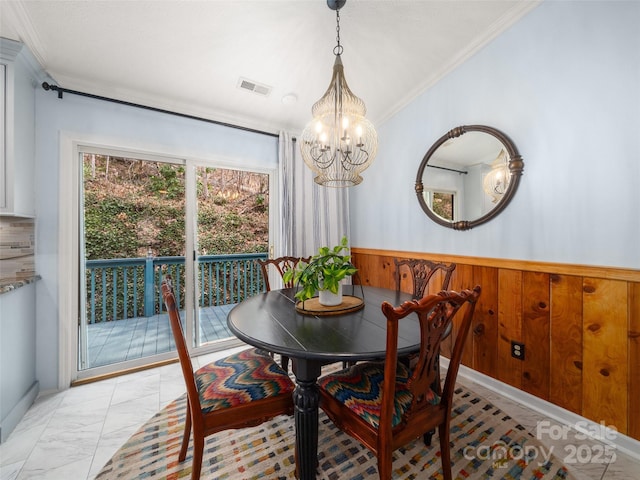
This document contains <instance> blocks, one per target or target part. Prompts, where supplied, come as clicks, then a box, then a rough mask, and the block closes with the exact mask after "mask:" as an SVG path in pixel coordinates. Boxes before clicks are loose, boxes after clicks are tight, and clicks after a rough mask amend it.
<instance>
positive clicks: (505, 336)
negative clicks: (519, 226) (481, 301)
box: [496, 268, 526, 389]
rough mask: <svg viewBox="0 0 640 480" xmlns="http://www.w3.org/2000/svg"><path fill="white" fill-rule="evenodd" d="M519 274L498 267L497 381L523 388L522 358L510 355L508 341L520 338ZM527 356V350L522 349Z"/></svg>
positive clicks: (520, 287) (520, 302)
mask: <svg viewBox="0 0 640 480" xmlns="http://www.w3.org/2000/svg"><path fill="white" fill-rule="evenodd" d="M522 273H523V272H521V271H520V270H507V269H504V268H501V269H499V270H498V290H499V291H500V296H499V297H498V371H497V372H496V373H497V378H498V380H500V381H502V382H504V383H508V384H509V385H511V386H512V387H516V388H520V389H522V360H519V359H516V358H514V357H512V356H511V342H512V341H515V342H520V343H522V342H523V338H522ZM525 355H526V351H525Z"/></svg>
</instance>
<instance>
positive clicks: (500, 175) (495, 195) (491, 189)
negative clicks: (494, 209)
mask: <svg viewBox="0 0 640 480" xmlns="http://www.w3.org/2000/svg"><path fill="white" fill-rule="evenodd" d="M509 177H510V172H509V158H508V155H507V152H506V151H505V150H504V148H503V149H502V150H501V151H500V153H499V154H498V156H497V157H496V159H495V160H494V161H493V162H492V163H491V171H490V172H489V173H487V174H486V175H485V177H484V181H483V182H482V186H483V189H484V191H485V193H486V194H487V195H489V196H490V197H491V201H492V202H493V203H498V202H499V201H500V199H502V196H503V195H504V192H506V191H507V187H508V186H509Z"/></svg>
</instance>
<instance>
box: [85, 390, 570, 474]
mask: <svg viewBox="0 0 640 480" xmlns="http://www.w3.org/2000/svg"><path fill="white" fill-rule="evenodd" d="M185 408H186V397H185V396H183V397H180V398H179V399H177V400H175V401H174V402H172V403H171V404H170V405H168V406H167V407H166V408H164V409H163V410H162V411H160V412H159V413H158V414H156V415H155V416H154V417H153V418H152V419H151V420H149V421H148V422H147V423H146V424H145V425H144V426H143V427H142V428H141V429H140V430H139V431H138V432H137V433H135V434H134V435H133V436H132V437H131V438H130V439H129V440H128V441H127V443H126V444H125V445H124V446H122V447H121V448H120V450H118V452H116V454H115V455H114V456H113V458H112V459H111V460H110V461H109V462H108V463H107V464H106V465H105V466H104V467H103V469H102V471H101V472H100V473H99V474H98V476H97V477H96V480H115V479H119V480H125V479H126V480H131V479H142V478H144V479H160V478H162V479H181V478H187V479H188V478H190V475H191V455H192V453H191V448H189V452H188V453H187V458H186V460H185V461H184V463H179V462H178V452H179V451H180V443H181V441H182V430H183V428H184V420H185ZM451 442H452V449H451V452H452V453H451V460H452V464H453V478H454V479H458V480H485V479H504V480H511V479H523V480H524V479H526V480H534V479H535V480H540V479H544V480H559V479H573V478H574V477H572V476H571V474H570V473H569V472H568V471H567V469H566V467H564V466H563V465H562V464H561V463H560V462H559V460H558V459H557V458H556V457H555V456H553V455H550V452H549V449H548V447H544V446H543V445H542V444H541V443H540V442H539V441H538V440H536V438H535V437H534V435H532V434H531V433H529V432H527V431H526V430H525V428H524V427H522V426H521V425H519V424H518V423H517V422H516V421H514V420H513V419H512V418H511V417H509V415H507V414H506V413H504V412H503V411H501V410H500V409H498V408H497V407H495V406H494V405H492V404H491V403H489V402H488V401H487V400H485V399H483V398H482V397H480V396H478V395H476V394H474V393H472V392H469V391H467V390H466V389H463V388H459V389H458V390H457V391H456V394H455V400H454V411H453V418H452V421H451ZM294 445H295V432H294V421H293V417H287V416H280V417H276V418H275V419H273V420H272V421H270V422H266V423H264V424H262V425H261V426H258V427H253V428H246V429H242V430H229V431H225V432H221V433H219V434H217V435H213V436H211V437H209V438H208V439H206V444H205V447H204V459H203V462H202V475H201V478H202V479H207V480H214V479H215V480H224V479H229V480H238V479H243V480H247V479H294V478H295V475H294V469H295V465H294ZM393 457H394V460H393V468H394V471H393V478H394V479H396V478H398V479H400V478H402V479H416V480H426V479H433V480H440V479H442V478H443V477H442V470H441V462H440V448H439V440H438V434H437V433H436V434H435V435H434V437H433V441H432V444H431V447H427V446H425V445H424V442H423V441H422V440H416V441H415V442H413V443H410V444H408V445H407V446H406V447H404V448H401V449H399V450H396V451H395V452H394V454H393ZM318 460H319V467H318V476H317V478H319V479H326V480H337V479H340V480H342V479H345V480H346V479H352V480H365V479H371V480H373V479H378V470H377V463H376V459H375V457H374V456H373V455H372V454H371V453H370V452H369V451H368V450H367V449H366V448H364V447H363V446H362V445H360V443H358V442H357V441H355V440H353V439H352V438H351V437H349V436H348V435H346V434H344V433H342V432H341V431H340V430H338V429H337V428H335V426H334V425H333V423H331V422H330V421H329V420H328V419H327V417H326V416H325V415H324V413H323V412H322V411H321V412H320V425H319V440H318Z"/></svg>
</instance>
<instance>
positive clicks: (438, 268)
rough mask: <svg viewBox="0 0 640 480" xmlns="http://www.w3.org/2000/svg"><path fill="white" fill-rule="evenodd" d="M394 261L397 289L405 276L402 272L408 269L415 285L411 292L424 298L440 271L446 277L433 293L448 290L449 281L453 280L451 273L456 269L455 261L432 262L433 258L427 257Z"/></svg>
mask: <svg viewBox="0 0 640 480" xmlns="http://www.w3.org/2000/svg"><path fill="white" fill-rule="evenodd" d="M393 261H394V263H395V266H396V270H395V280H396V290H400V288H401V286H402V278H403V273H402V272H403V271H405V270H406V271H407V272H408V273H409V276H410V277H411V283H412V286H413V289H412V290H411V294H412V295H413V296H414V297H415V298H422V297H424V295H425V293H428V290H427V287H428V286H429V283H430V282H431V279H432V278H433V277H434V276H435V275H436V273H438V272H441V273H442V275H444V277H443V278H442V283H441V284H440V285H439V286H438V289H437V291H436V292H433V293H437V292H439V291H440V290H448V289H449V282H450V281H451V275H452V274H453V271H454V270H455V269H456V264H455V263H450V264H446V263H440V262H432V261H431V260H425V259H417V258H409V259H404V260H398V259H397V258H394V259H393Z"/></svg>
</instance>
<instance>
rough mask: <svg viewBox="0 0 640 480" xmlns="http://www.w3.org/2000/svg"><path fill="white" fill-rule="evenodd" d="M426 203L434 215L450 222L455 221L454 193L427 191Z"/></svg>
mask: <svg viewBox="0 0 640 480" xmlns="http://www.w3.org/2000/svg"><path fill="white" fill-rule="evenodd" d="M427 195H428V197H429V198H428V203H429V205H430V206H431V208H432V210H433V211H434V213H436V214H437V215H439V216H440V217H442V218H444V219H445V220H449V221H450V222H452V221H453V220H454V219H455V214H456V208H455V202H456V194H455V193H454V192H438V191H431V190H430V191H428V192H427Z"/></svg>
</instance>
